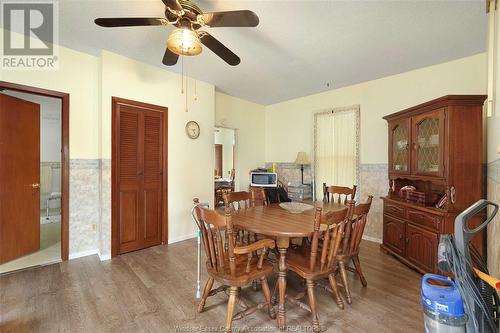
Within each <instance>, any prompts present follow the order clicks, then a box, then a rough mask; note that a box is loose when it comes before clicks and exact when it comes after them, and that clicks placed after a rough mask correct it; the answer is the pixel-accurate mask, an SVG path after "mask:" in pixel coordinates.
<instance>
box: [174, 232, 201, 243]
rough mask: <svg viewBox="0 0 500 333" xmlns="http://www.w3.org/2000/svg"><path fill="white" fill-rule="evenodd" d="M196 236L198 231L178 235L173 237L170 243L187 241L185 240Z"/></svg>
mask: <svg viewBox="0 0 500 333" xmlns="http://www.w3.org/2000/svg"><path fill="white" fill-rule="evenodd" d="M195 237H196V233H194V234H189V235H185V236H181V237H177V238H171V239H169V240H168V244H174V243H178V242H182V241H185V240H188V239H191V238H195Z"/></svg>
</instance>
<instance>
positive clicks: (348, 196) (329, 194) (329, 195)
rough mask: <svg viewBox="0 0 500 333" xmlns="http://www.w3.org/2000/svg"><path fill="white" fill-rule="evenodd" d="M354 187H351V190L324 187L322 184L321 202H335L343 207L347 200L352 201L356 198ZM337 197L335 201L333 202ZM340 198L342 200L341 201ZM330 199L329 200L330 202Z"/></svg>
mask: <svg viewBox="0 0 500 333" xmlns="http://www.w3.org/2000/svg"><path fill="white" fill-rule="evenodd" d="M356 188H357V186H356V185H353V186H352V188H350V187H345V186H334V185H333V186H326V183H323V201H324V202H330V201H331V202H335V201H336V202H337V203H339V204H340V203H343V204H344V205H345V204H346V203H347V201H348V200H354V197H355V196H356ZM335 197H337V200H335ZM342 198H343V199H344V200H342ZM330 199H331V200H330Z"/></svg>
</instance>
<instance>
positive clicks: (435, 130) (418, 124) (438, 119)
mask: <svg viewBox="0 0 500 333" xmlns="http://www.w3.org/2000/svg"><path fill="white" fill-rule="evenodd" d="M443 120H444V110H438V111H433V112H430V113H426V114H423V115H421V116H417V117H415V118H414V124H415V125H414V133H415V134H414V138H413V144H414V150H415V159H414V161H415V162H414V172H415V173H419V174H431V175H441V174H442V150H443V147H442V145H443V129H444V121H443Z"/></svg>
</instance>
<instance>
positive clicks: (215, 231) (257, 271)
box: [195, 206, 276, 332]
mask: <svg viewBox="0 0 500 333" xmlns="http://www.w3.org/2000/svg"><path fill="white" fill-rule="evenodd" d="M195 216H196V220H197V221H196V223H197V225H198V228H199V230H200V234H201V238H202V241H203V247H204V249H205V254H206V257H207V261H206V268H207V272H208V275H209V278H208V280H207V283H206V284H205V288H204V290H203V296H202V298H201V301H200V303H199V305H198V312H202V311H203V309H204V307H205V303H206V301H207V298H208V297H209V296H213V295H215V294H217V293H219V292H221V291H226V290H227V289H229V301H228V304H227V317H226V324H225V332H231V326H232V322H233V320H239V319H242V318H244V317H246V316H248V315H250V314H252V313H254V312H255V311H257V310H258V309H261V308H263V307H266V306H267V311H268V314H269V316H270V317H271V318H272V319H275V318H276V313H275V310H274V307H273V305H272V303H271V291H270V289H269V285H268V283H267V277H268V276H269V275H271V274H272V272H273V265H272V264H270V263H269V262H268V261H267V260H265V257H266V254H267V251H268V250H269V249H273V248H274V247H275V242H274V241H273V240H271V239H262V240H259V241H257V242H255V243H252V244H248V245H245V246H236V245H235V235H234V232H233V225H232V222H231V215H230V212H229V211H228V210H226V212H225V214H224V215H222V214H221V213H219V212H217V211H215V210H211V209H208V208H202V207H198V206H195ZM255 254H257V255H255ZM257 279H258V280H260V282H261V285H262V293H263V294H264V299H265V302H264V303H260V304H258V305H256V306H253V307H249V306H248V305H247V304H246V302H245V301H243V300H242V299H241V298H240V297H238V291H239V289H240V288H241V287H244V286H246V285H249V284H250V283H251V282H252V281H254V280H257ZM214 281H217V282H218V283H220V284H221V286H220V287H218V288H215V289H212V287H213V284H214ZM236 304H238V305H240V306H241V307H242V310H241V311H240V312H238V313H236V314H234V310H235V305H236Z"/></svg>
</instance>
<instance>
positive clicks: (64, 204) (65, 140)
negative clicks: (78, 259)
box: [0, 81, 69, 260]
mask: <svg viewBox="0 0 500 333" xmlns="http://www.w3.org/2000/svg"><path fill="white" fill-rule="evenodd" d="M0 89H6V90H13V91H18V92H22V93H28V94H33V95H39V96H45V97H54V98H58V99H60V100H61V147H62V151H61V259H62V260H68V259H69V94H68V93H64V92H60V91H54V90H48V89H43V88H38V87H31V86H26V85H22V84H17V83H12V82H7V81H0Z"/></svg>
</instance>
